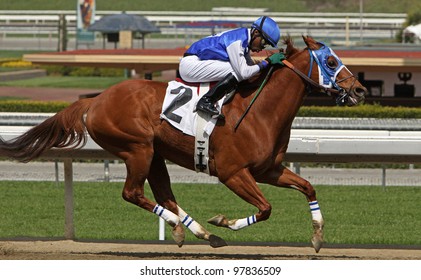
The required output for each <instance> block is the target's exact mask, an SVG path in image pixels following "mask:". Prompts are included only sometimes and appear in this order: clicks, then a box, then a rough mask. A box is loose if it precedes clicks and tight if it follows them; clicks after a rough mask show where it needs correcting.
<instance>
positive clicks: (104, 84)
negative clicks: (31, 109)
mask: <svg viewBox="0 0 421 280" xmlns="http://www.w3.org/2000/svg"><path fill="white" fill-rule="evenodd" d="M125 79H126V78H124V77H67V76H62V77H61V76H47V77H41V78H33V79H25V80H18V81H9V82H0V86H15V87H57V88H92V89H103V88H108V87H110V86H112V85H115V84H117V83H119V82H121V81H123V80H125Z"/></svg>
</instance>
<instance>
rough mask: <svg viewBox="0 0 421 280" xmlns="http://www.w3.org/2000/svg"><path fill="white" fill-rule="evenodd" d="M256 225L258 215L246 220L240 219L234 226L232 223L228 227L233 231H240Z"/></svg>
mask: <svg viewBox="0 0 421 280" xmlns="http://www.w3.org/2000/svg"><path fill="white" fill-rule="evenodd" d="M254 223H256V215H253V216H250V217H247V218H244V219H239V220H236V221H235V222H233V223H232V224H231V223H230V224H229V225H228V227H229V228H230V229H232V230H239V229H242V228H244V227H248V226H250V225H252V224H254Z"/></svg>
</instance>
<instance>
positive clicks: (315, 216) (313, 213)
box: [308, 200, 323, 221]
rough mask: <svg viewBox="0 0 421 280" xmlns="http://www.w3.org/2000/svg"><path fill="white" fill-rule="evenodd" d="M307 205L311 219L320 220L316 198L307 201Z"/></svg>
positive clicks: (320, 214)
mask: <svg viewBox="0 0 421 280" xmlns="http://www.w3.org/2000/svg"><path fill="white" fill-rule="evenodd" d="M308 205H309V206H310V211H311V216H312V218H313V220H315V221H322V220H323V217H322V212H321V211H320V206H319V203H318V202H317V200H315V201H311V202H309V203H308Z"/></svg>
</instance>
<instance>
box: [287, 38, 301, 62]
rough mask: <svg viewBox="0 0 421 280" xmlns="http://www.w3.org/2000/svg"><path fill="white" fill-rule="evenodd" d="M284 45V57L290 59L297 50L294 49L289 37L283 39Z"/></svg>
mask: <svg viewBox="0 0 421 280" xmlns="http://www.w3.org/2000/svg"><path fill="white" fill-rule="evenodd" d="M284 44H285V45H287V48H286V51H285V56H286V57H287V58H289V57H291V56H292V55H294V54H295V53H297V52H298V49H297V48H296V47H294V42H293V40H292V38H291V36H287V37H285V38H284Z"/></svg>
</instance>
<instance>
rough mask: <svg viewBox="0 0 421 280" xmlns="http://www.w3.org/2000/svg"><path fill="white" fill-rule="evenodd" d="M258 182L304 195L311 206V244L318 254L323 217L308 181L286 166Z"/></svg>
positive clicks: (271, 172)
mask: <svg viewBox="0 0 421 280" xmlns="http://www.w3.org/2000/svg"><path fill="white" fill-rule="evenodd" d="M257 181H258V182H261V183H266V184H270V185H274V186H278V187H286V188H293V189H296V190H298V191H300V192H301V193H303V194H304V195H305V196H306V198H307V201H308V203H309V206H310V211H311V215H312V221H313V230H314V232H313V237H312V239H311V242H312V244H313V247H314V249H315V250H316V252H319V250H320V248H321V247H322V245H323V226H324V221H323V216H322V213H321V211H320V206H319V203H318V201H317V198H316V191H315V190H314V188H313V186H312V185H311V184H310V182H308V181H307V180H305V179H303V178H301V177H300V176H298V175H297V174H295V173H294V172H292V171H290V170H289V169H287V168H286V167H285V166H282V165H281V166H280V167H279V168H274V169H271V170H269V171H267V172H266V173H264V174H262V175H260V176H259V177H258V178H257Z"/></svg>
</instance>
